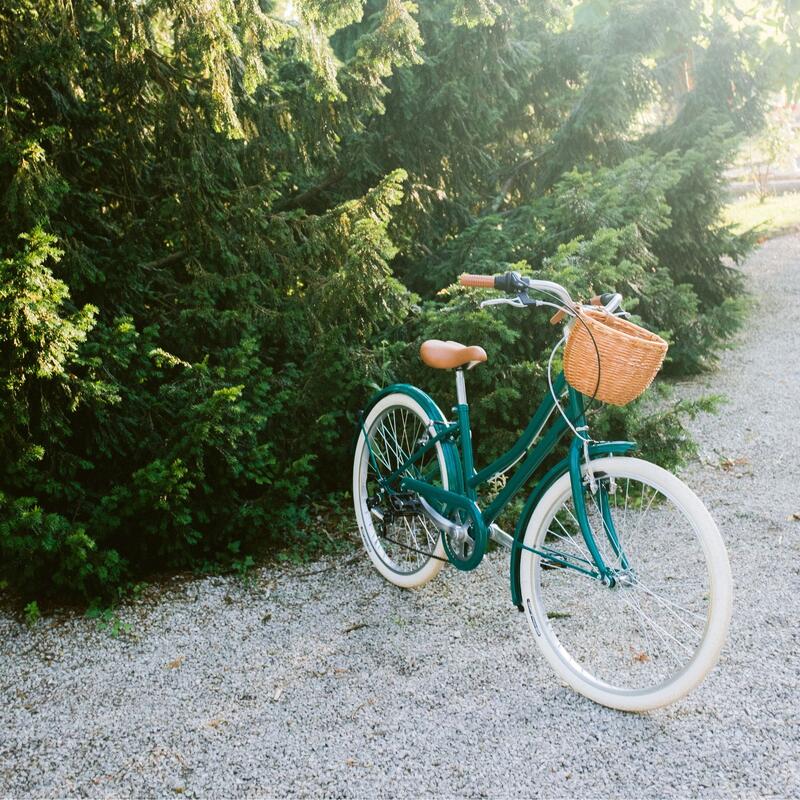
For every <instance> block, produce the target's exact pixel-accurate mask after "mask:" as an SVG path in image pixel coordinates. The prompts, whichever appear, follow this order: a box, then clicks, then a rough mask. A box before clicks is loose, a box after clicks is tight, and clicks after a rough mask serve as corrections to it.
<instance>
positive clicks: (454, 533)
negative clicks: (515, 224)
mask: <svg viewBox="0 0 800 800" xmlns="http://www.w3.org/2000/svg"><path fill="white" fill-rule="evenodd" d="M462 283H463V284H465V285H471V286H483V287H489V286H491V287H493V288H495V289H498V290H501V291H504V292H505V293H506V294H507V295H513V296H512V297H504V298H498V299H492V300H485V301H484V302H483V303H482V304H481V307H484V306H492V305H499V304H508V305H511V306H514V307H516V308H521V309H526V308H537V307H540V306H552V307H555V308H557V309H558V310H559V312H560V313H561V314H563V315H564V316H565V318H566V320H567V332H566V333H565V339H566V338H567V337H568V336H569V335H571V333H570V331H571V329H572V328H574V327H575V326H576V325H577V324H579V322H580V320H581V318H582V314H583V313H584V311H585V310H587V309H588V308H589V307H588V306H587V307H584V306H582V305H581V304H578V303H576V302H574V301H573V300H572V298H571V297H570V295H569V293H568V292H567V291H566V289H564V287H562V286H560V285H558V284H556V283H553V282H551V281H543V280H534V279H530V278H525V277H522V276H520V275H519V274H518V273H515V272H508V273H506V274H505V275H500V276H462ZM531 295H536V297H532V296H531ZM621 300H622V298H621V296H620V295H619V294H608V295H603V297H602V298H600V299H599V301H600V302H599V306H600V310H601V311H602V313H604V314H608V315H624V313H625V312H623V311H622V309H621ZM597 301H598V299H597V298H596V299H595V302H596V303H597ZM597 307H598V306H597V305H595V306H594V308H595V309H597ZM563 341H564V340H563V339H562V342H563ZM553 352H554V353H555V349H554V351H553ZM420 355H421V357H422V359H423V361H424V362H425V363H426V364H428V365H429V366H431V367H434V368H439V369H454V370H455V379H456V397H457V404H456V406H455V407H454V408H453V412H454V414H455V420H454V421H452V422H449V421H448V420H447V419H446V418H445V416H444V414H443V413H442V411H441V410H440V409H439V407H438V406H437V405H436V403H434V401H433V400H432V399H431V398H430V397H429V396H428V395H427V394H425V392H423V391H421V390H420V389H418V388H416V387H414V386H410V385H407V384H398V385H393V386H389V387H387V388H386V389H384V390H383V391H381V392H379V393H378V394H377V395H376V396H375V397H373V398H372V400H371V402H370V404H369V406H368V408H367V410H366V411H365V412H364V413H363V415H362V417H361V424H360V431H359V436H358V439H357V444H356V450H355V460H354V466H353V499H354V504H355V512H356V519H357V521H358V527H359V530H360V532H361V537H362V540H363V543H364V547H365V548H366V550H367V553H368V554H369V557H370V559H371V560H372V562H373V564H374V565H375V567H376V568H377V569H378V571H379V572H380V573H381V574H382V575H383V576H384V577H385V578H386V579H388V580H389V581H391V582H392V583H394V584H395V585H397V586H400V587H405V588H414V587H419V586H422V585H423V584H425V583H427V582H428V581H430V580H431V579H432V578H434V577H435V576H436V575H437V574H438V572H439V571H440V570H441V568H442V567H443V565H444V564H445V563H448V562H449V563H451V564H452V565H453V566H455V567H456V568H457V569H460V570H472V569H474V568H475V567H477V566H478V565H479V564H480V562H481V560H482V559H483V556H484V554H485V552H486V548H487V546H488V543H489V541H490V540H492V541H494V542H496V543H498V544H499V545H502V546H505V547H507V548H508V549H509V551H510V564H509V576H510V588H511V597H512V601H513V603H514V604H515V605H516V606H517V608H518V609H519V610H520V611H524V612H525V613H526V615H527V619H528V622H529V624H530V628H531V631H532V633H533V637H534V640H535V641H536V643H537V645H538V646H539V648H540V649H541V651H542V653H543V654H544V656H545V658H546V659H547V661H548V662H549V663H550V665H551V666H552V667H553V668H554V670H555V671H556V673H557V674H558V675H559V676H560V677H561V678H562V679H563V680H564V681H565V682H566V683H567V684H569V685H570V686H571V687H572V688H573V689H575V690H576V691H578V692H580V693H581V694H583V695H585V696H586V697H588V698H590V699H592V700H594V701H595V702H598V703H601V704H603V705H606V706H610V707H612V708H617V709H622V710H627V711H645V710H648V709H652V708H657V707H659V706H664V705H667V704H669V703H672V702H674V701H676V700H678V699H679V698H681V697H683V696H684V695H686V694H687V693H688V692H689V691H691V690H692V689H693V688H695V687H696V686H697V685H698V684H699V683H700V682H701V681H702V680H703V679H704V678H705V676H706V675H707V674H708V673H709V671H710V670H711V669H712V668H713V667H714V665H715V664H716V662H717V659H718V657H719V653H720V650H721V648H722V645H723V643H724V641H725V636H726V632H727V628H728V623H729V620H730V614H731V603H732V581H731V573H730V566H729V564H728V556H727V553H726V550H725V545H724V543H723V541H722V537H721V536H720V533H719V530H718V529H717V526H716V524H715V523H714V521H713V519H712V518H711V515H710V514H709V512H708V511H707V510H706V508H705V506H704V505H703V503H702V502H701V501H700V500H699V499H698V497H697V496H696V495H695V494H694V492H692V490H691V489H689V487H688V486H686V485H685V484H684V483H683V482H682V481H681V480H680V479H679V478H677V477H676V476H675V475H673V474H671V473H669V472H667V471H666V470H664V469H662V468H661V467H659V466H656V465H655V464H651V463H649V462H647V461H643V460H641V459H638V458H633V457H630V456H629V455H628V454H629V453H630V451H631V450H633V449H634V447H635V445H634V443H633V442H624V441H616V442H598V441H595V440H593V439H592V438H591V436H590V435H589V429H588V426H587V423H586V416H585V406H584V395H583V394H581V393H580V392H579V391H577V390H576V389H575V388H573V386H571V385H570V384H569V383H568V382H567V380H566V378H565V376H564V374H563V373H561V374H559V375H558V376H556V377H555V378H553V377H552V376H551V373H550V372H549V373H548V384H549V385H548V388H549V390H550V391H549V393H548V394H547V395H546V396H545V398H544V400H543V401H542V403H541V405H540V406H539V408H538V409H537V410H536V411H535V413H534V414H533V416H532V418H531V420H530V422H529V424H528V425H527V427H526V428H525V430H524V431H523V432H522V434H521V435H520V437H519V439H518V440H517V442H516V443H515V444H514V445H513V447H512V448H511V449H510V450H509V451H508V452H507V453H505V454H503V455H502V456H500V457H499V458H498V459H497V460H495V461H494V462H493V463H491V464H489V465H488V466H486V467H484V468H483V469H480V470H476V469H475V467H474V465H473V451H472V441H471V431H470V422H469V406H468V404H467V397H466V388H465V381H464V369H465V368H466V369H470V368H472V367H474V366H476V365H477V364H479V363H481V362H483V361H486V353H485V352H484V350H483V349H482V348H480V347H477V346H472V347H466V346H464V345H461V344H458V343H456V342H439V341H435V340H434V341H428V342H425V343H424V344H423V345H422V347H421V350H420ZM551 365H552V357H551ZM599 368H600V363H599V352H598V369H599ZM568 434H569V439H570V441H569V447H568V451H567V455H566V456H565V457H564V458H563V459H562V460H561V461H559V462H558V463H557V464H555V465H554V466H552V467H551V468H550V469H548V470H547V471H546V472H545V473H544V474H543V475H542V476H541V477H540V479H539V480H538V482H537V483H536V484H535V486H534V487H533V489H532V490H531V491H530V494H529V495H528V497H527V500H526V501H525V503H524V506H523V509H522V512H521V514H520V516H519V519H518V521H517V523H516V527H515V530H514V532H513V534H511V533H507V532H505V531H503V530H501V529H500V527H499V526H498V525H497V524H496V520H497V519H498V517H499V516H500V514H501V512H502V511H503V509H504V508H506V507H507V506H508V504H509V503H510V502H511V500H512V499H513V498H514V497H515V496H516V495H517V494H518V493H519V492H520V491H521V490H522V489H523V487H525V485H526V484H527V482H528V480H529V479H530V478H531V477H532V476H533V475H534V473H535V472H536V471H537V470H538V469H539V467H540V466H541V465H542V464H543V463H544V461H545V459H546V458H547V456H548V455H549V454H550V453H552V452H553V450H554V448H555V447H556V446H557V444H558V443H559V441H560V440H561V439H562V438H563V437H564V436H566V435H568ZM515 466H516V469H514V471H513V472H512V473H511V475H510V477H508V479H507V481H506V482H505V485H504V486H503V487H502V489H501V490H500V491H499V493H497V495H496V496H495V497H494V499H492V500H491V501H490V502H489V503H488V504H487V505H486V506H485V507H484V508H480V507H479V505H478V488H479V487H480V486H482V485H484V484H486V483H487V482H488V481H490V480H491V479H493V478H495V477H496V476H498V475H505V474H506V473H507V472H508V471H509V470H511V469H512V468H513V467H515Z"/></svg>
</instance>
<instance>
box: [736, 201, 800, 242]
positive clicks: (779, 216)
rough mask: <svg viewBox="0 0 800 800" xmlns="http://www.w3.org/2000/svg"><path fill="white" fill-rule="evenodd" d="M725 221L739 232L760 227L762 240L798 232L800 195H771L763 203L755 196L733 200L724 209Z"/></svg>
mask: <svg viewBox="0 0 800 800" xmlns="http://www.w3.org/2000/svg"><path fill="white" fill-rule="evenodd" d="M725 220H726V221H727V222H732V223H733V224H734V225H736V227H737V228H738V229H739V231H745V230H749V229H750V228H753V227H755V226H756V225H760V226H762V231H763V234H762V235H763V236H764V238H767V239H768V238H771V237H773V236H780V235H782V234H784V233H791V232H792V231H798V230H800V193H797V192H794V193H790V194H781V195H773V196H771V197H768V198H767V199H766V200H765V201H764V202H763V203H759V202H758V197H756V196H755V195H747V196H746V197H741V198H739V199H738V200H735V201H734V202H732V203H731V204H730V205H728V206H727V207H726V209H725Z"/></svg>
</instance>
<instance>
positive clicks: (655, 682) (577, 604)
mask: <svg viewBox="0 0 800 800" xmlns="http://www.w3.org/2000/svg"><path fill="white" fill-rule="evenodd" d="M592 466H593V472H595V474H596V475H597V476H598V478H599V480H600V484H601V486H602V487H603V491H606V492H607V495H606V497H607V498H608V504H607V506H606V508H607V517H606V519H608V518H609V517H610V519H611V520H612V521H613V526H610V525H608V524H607V523H604V521H603V512H602V506H603V505H604V503H603V501H602V499H601V500H598V498H599V497H601V494H599V493H598V494H594V495H593V494H591V493H590V492H589V490H588V488H587V490H586V493H585V496H586V497H587V510H588V511H589V518H590V523H591V527H592V529H593V531H595V533H596V536H595V540H596V541H597V543H598V549H599V550H600V552H601V555H602V556H603V559H604V561H605V562H606V564H607V565H608V566H611V567H613V568H615V569H616V570H618V571H619V572H618V578H619V580H618V581H616V585H615V586H614V587H610V588H609V587H606V586H604V585H603V584H602V582H601V581H599V580H597V579H596V578H591V577H589V576H587V575H584V574H581V573H580V572H578V571H576V570H574V569H572V568H570V567H565V566H563V562H564V561H567V562H568V563H572V564H575V565H578V566H582V567H585V568H589V567H592V566H593V565H592V564H591V563H588V564H587V562H591V556H590V555H589V551H588V548H587V547H586V544H585V542H584V540H583V537H582V536H581V535H580V532H579V527H578V525H577V522H576V520H575V515H574V513H573V506H572V503H573V501H572V496H571V486H570V478H569V475H568V474H565V475H562V476H561V477H560V478H559V479H557V480H556V481H555V483H554V484H553V485H552V486H551V487H550V488H549V489H548V490H547V491H546V492H545V494H544V496H543V497H542V499H541V501H540V502H539V504H538V505H537V506H536V508H535V510H534V512H533V514H532V515H531V518H530V521H529V523H528V525H527V527H526V531H525V536H524V545H525V546H526V547H529V548H532V549H534V550H537V551H538V552H539V554H537V553H533V552H531V551H530V550H523V551H522V556H521V563H520V580H521V591H522V597H523V602H524V605H525V611H526V615H527V618H528V622H529V624H530V628H531V631H532V632H533V635H534V639H535V640H536V643H537V645H538V646H539V648H540V649H541V651H542V653H543V654H544V656H545V658H546V659H547V661H548V662H549V663H550V665H551V666H552V667H553V669H554V670H555V671H556V673H557V674H558V675H559V676H560V677H561V678H562V679H563V680H564V681H565V682H566V683H567V684H568V685H569V686H571V687H572V688H573V689H575V691H577V692H580V693H581V694H583V695H585V696H586V697H588V698H590V699H591V700H594V701H595V702H597V703H601V704H602V705H605V706H610V707H611V708H617V709H622V710H625V711H646V710H649V709H653V708H658V707H660V706H665V705H668V704H669V703H673V702H675V701H676V700H678V699H680V698H681V697H683V696H685V695H686V694H687V693H688V692H690V691H691V690H692V689H694V688H695V687H696V686H697V685H698V684H699V683H700V682H701V681H702V680H703V679H704V678H705V677H706V675H707V674H708V673H709V672H710V670H711V669H712V668H713V667H714V665H715V664H716V662H717V659H718V658H719V654H720V650H721V649H722V646H723V644H724V642H725V637H726V634H727V630H728V624H729V621H730V615H731V604H732V581H731V572H730V566H729V563H728V556H727V553H726V550H725V545H724V543H723V541H722V537H721V536H720V533H719V530H718V529H717V526H716V524H715V523H714V520H713V519H712V518H711V515H710V514H709V513H708V511H707V509H706V508H705V506H704V505H703V503H702V502H701V501H700V499H699V498H698V497H697V495H695V494H694V492H692V490H691V489H689V487H688V486H686V484H684V483H683V482H682V481H681V480H680V479H679V478H677V477H676V476H675V475H672V474H671V473H669V472H667V471H666V470H664V469H662V468H661V467H658V466H656V465H655V464H650V463H649V462H646V461H642V460H640V459H636V458H627V457H609V458H602V459H598V460H596V461H593V462H592ZM611 527H614V528H616V534H617V536H618V540H619V544H620V545H621V548H617V550H616V551H615V549H614V545H613V544H612V539H613V534H612V535H610V536H607V535H606V528H611ZM620 550H621V553H622V555H620ZM556 554H558V555H556ZM553 559H555V560H553ZM623 562H625V563H623ZM626 567H627V568H626Z"/></svg>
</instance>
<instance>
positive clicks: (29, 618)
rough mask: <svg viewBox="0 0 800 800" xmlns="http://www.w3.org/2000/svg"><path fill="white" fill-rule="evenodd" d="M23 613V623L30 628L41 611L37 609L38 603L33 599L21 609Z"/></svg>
mask: <svg viewBox="0 0 800 800" xmlns="http://www.w3.org/2000/svg"><path fill="white" fill-rule="evenodd" d="M23 613H24V614H25V624H26V625H28V627H30V628H32V627H33V626H34V625H35V624H36V623H37V622H38V621H39V619H40V618H41V616H42V612H41V611H40V610H39V604H38V603H37V602H36V601H35V600H31V602H30V603H28V605H26V606H25V608H24V609H23Z"/></svg>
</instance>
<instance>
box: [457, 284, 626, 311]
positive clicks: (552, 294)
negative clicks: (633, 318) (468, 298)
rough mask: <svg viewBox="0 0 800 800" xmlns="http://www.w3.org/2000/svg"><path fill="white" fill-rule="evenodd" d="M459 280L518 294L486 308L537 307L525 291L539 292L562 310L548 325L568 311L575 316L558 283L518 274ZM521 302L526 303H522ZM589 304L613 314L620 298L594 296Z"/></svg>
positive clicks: (573, 304) (575, 307)
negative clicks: (554, 301)
mask: <svg viewBox="0 0 800 800" xmlns="http://www.w3.org/2000/svg"><path fill="white" fill-rule="evenodd" d="M460 280H461V285H462V286H475V287H479V288H482V289H497V290H498V291H501V292H508V293H517V294H518V295H519V297H517V298H515V299H513V300H497V301H492V300H487V301H484V302H485V304H487V305H496V304H499V303H503V302H506V303H508V304H510V305H519V306H526V305H538V304H539V303H537V302H534V301H531V300H529V298H528V297H527V292H528V291H534V292H539V293H540V294H544V295H547V296H549V298H550V299H551V300H553V299H555V300H558V301H560V302H561V304H562V305H563V306H564V307H565V308H564V309H560V310H559V311H558V312H557V313H556V314H554V315H553V317H552V318H551V319H550V322H551V323H553V324H556V323H558V322H561V320H562V319H564V316H565V315H566V314H567V312H568V311H569V312H572V313H576V312H577V311H578V307H579V306H578V304H576V303H575V302H574V301H573V299H572V298H571V297H570V295H569V292H568V291H567V290H566V289H565V288H564V287H563V286H561V284H558V283H555V282H554V281H544V280H535V279H534V278H525V277H523V276H522V275H520V274H519V272H506V273H504V274H503V275H471V274H466V273H465V274H464V275H462V276H461V279H460ZM523 300H525V301H527V302H523ZM590 302H591V304H592V305H595V306H601V307H604V308H605V309H606V310H607V311H609V312H610V313H612V314H613V313H614V312H615V311H618V310H620V311H621V308H620V305H621V303H622V295H621V294H618V293H611V292H609V293H607V294H603V295H596V296H595V297H593V298H592V299H591V301H590ZM482 305H483V304H482Z"/></svg>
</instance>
